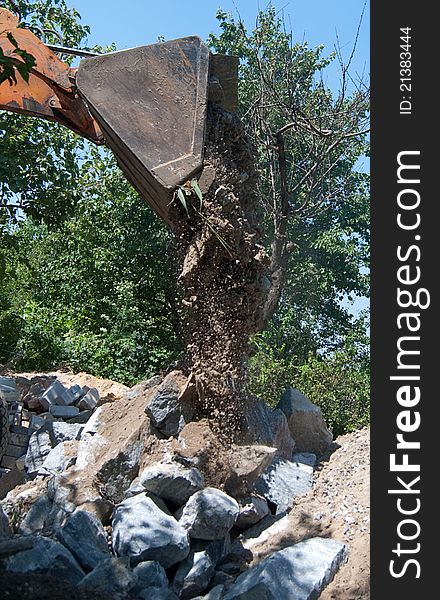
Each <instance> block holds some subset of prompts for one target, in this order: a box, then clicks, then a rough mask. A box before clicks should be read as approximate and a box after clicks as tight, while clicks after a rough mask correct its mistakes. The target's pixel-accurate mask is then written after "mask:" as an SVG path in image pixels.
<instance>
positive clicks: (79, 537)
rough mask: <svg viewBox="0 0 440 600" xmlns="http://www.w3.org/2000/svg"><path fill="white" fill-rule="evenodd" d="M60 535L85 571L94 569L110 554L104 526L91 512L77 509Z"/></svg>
mask: <svg viewBox="0 0 440 600" xmlns="http://www.w3.org/2000/svg"><path fill="white" fill-rule="evenodd" d="M59 537H60V541H61V542H62V543H63V544H64V545H65V546H66V547H67V548H68V549H69V550H70V551H71V552H72V554H73V555H74V556H75V558H76V559H77V560H78V562H79V563H80V565H81V566H82V567H83V569H84V570H85V571H91V570H93V569H94V568H95V567H96V566H97V565H99V563H100V562H102V561H103V560H105V559H106V558H109V556H110V553H109V548H108V544H107V536H106V534H105V531H104V528H103V526H102V524H101V522H100V521H98V519H97V518H96V517H95V516H94V515H92V514H91V513H89V512H86V511H83V510H77V511H75V512H74V513H73V514H72V515H70V517H69V518H68V519H67V521H66V523H65V525H64V526H63V527H62V528H61V530H60V532H59Z"/></svg>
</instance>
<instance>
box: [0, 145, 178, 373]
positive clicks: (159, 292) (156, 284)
mask: <svg viewBox="0 0 440 600" xmlns="http://www.w3.org/2000/svg"><path fill="white" fill-rule="evenodd" d="M79 180H80V182H81V185H82V189H83V190H85V192H86V193H85V194H84V196H83V197H82V199H81V201H80V202H79V203H78V205H77V206H76V208H75V211H74V213H73V215H72V216H71V217H69V218H68V219H65V220H64V222H63V224H62V225H60V226H58V227H57V228H56V229H53V228H49V227H48V226H47V225H45V224H44V223H38V222H35V221H34V220H32V219H31V218H28V219H26V220H25V221H24V222H21V223H20V224H19V225H18V226H16V227H15V228H14V229H11V230H10V232H9V235H8V236H5V238H7V240H8V249H7V251H5V253H4V254H3V261H4V264H5V276H4V279H3V286H2V296H4V297H5V303H6V302H7V303H8V305H9V308H8V311H7V312H5V313H4V318H5V319H6V316H8V318H9V320H10V321H11V319H12V321H11V325H9V326H8V327H9V330H10V334H9V335H8V336H7V338H6V339H5V341H4V345H5V346H6V348H5V347H3V346H2V349H1V350H0V361H1V360H10V361H11V360H12V361H13V362H14V363H15V364H16V366H17V368H47V367H49V366H53V365H55V364H60V363H66V364H68V365H69V366H70V367H72V368H73V369H75V370H86V371H88V372H91V373H94V374H96V375H101V376H106V377H112V378H114V379H117V380H119V381H124V382H127V383H134V382H135V381H137V380H138V379H140V378H143V377H147V376H149V375H151V374H153V373H154V372H157V371H158V370H159V369H161V368H163V367H164V366H167V364H169V362H170V361H171V360H173V359H174V358H176V356H177V355H178V354H179V351H180V346H179V342H178V341H177V340H176V339H175V334H174V331H173V327H172V320H171V315H172V306H171V305H170V302H171V300H170V294H171V292H170V289H169V287H170V281H171V280H172V274H171V268H172V267H171V260H170V259H169V255H170V236H169V234H168V232H167V231H166V230H165V229H164V227H163V226H161V224H160V223H159V222H158V220H157V218H156V217H155V216H154V214H153V213H152V211H151V210H150V209H149V208H148V207H147V206H145V205H142V204H141V203H140V200H139V198H138V197H137V195H136V194H135V193H134V192H133V191H132V190H131V189H130V187H129V186H128V184H127V182H126V181H125V180H124V179H123V177H122V175H121V174H120V172H119V170H118V169H116V168H115V166H114V165H113V163H112V161H111V159H110V158H109V157H108V156H106V155H104V154H103V153H102V152H100V151H98V150H95V151H94V154H93V155H92V156H91V157H90V158H89V160H86V161H84V163H83V164H82V165H81V168H80V173H79ZM5 248H6V247H5ZM8 340H9V341H8Z"/></svg>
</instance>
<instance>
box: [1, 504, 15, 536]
mask: <svg viewBox="0 0 440 600" xmlns="http://www.w3.org/2000/svg"><path fill="white" fill-rule="evenodd" d="M11 535H12V529H11V526H10V525H9V519H8V515H7V514H6V513H5V512H4V511H3V508H2V507H1V506H0V539H4V538H8V537H11Z"/></svg>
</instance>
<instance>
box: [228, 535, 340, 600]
mask: <svg viewBox="0 0 440 600" xmlns="http://www.w3.org/2000/svg"><path fill="white" fill-rule="evenodd" d="M346 556H347V547H346V546H345V544H342V543H341V542H337V541H335V540H332V539H330V538H310V539H308V540H306V541H305V542H300V543H299V544H295V545H294V546H290V547H289V548H285V549H284V550H279V551H278V552H274V553H273V554H271V555H270V556H269V557H267V558H265V559H263V560H262V561H261V562H260V563H258V564H257V565H256V566H255V567H252V568H251V569H249V571H247V572H245V573H243V574H242V575H240V576H239V577H238V579H237V581H236V582H235V584H234V585H233V586H232V587H231V588H230V589H229V591H228V592H227V593H226V594H225V596H224V597H223V600H234V599H237V600H238V599H240V600H247V599H249V600H251V599H252V600H279V599H280V598H282V599H283V600H315V599H316V598H318V597H319V595H320V594H321V592H322V590H323V589H324V588H325V587H326V585H327V584H328V583H329V582H330V581H331V580H332V579H333V577H334V575H335V573H336V571H337V570H338V568H339V567H340V565H341V564H342V563H343V562H344V560H345V558H346Z"/></svg>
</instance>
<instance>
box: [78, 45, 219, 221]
mask: <svg viewBox="0 0 440 600" xmlns="http://www.w3.org/2000/svg"><path fill="white" fill-rule="evenodd" d="M209 57H210V54H209V50H208V48H207V47H206V46H205V44H203V42H202V41H201V40H200V39H199V38H197V37H187V38H183V39H179V40H173V41H170V42H164V43H160V44H154V45H151V46H141V47H139V48H134V49H132V50H124V51H120V52H114V53H110V54H105V55H102V56H96V57H93V58H87V59H84V60H82V61H81V63H80V66H79V69H78V73H77V76H76V85H77V88H78V91H79V93H80V95H81V96H82V97H83V98H84V100H85V101H86V103H87V105H88V107H89V110H90V112H91V114H92V116H93V117H94V118H95V120H96V121H97V123H98V124H99V126H100V128H101V130H102V132H103V134H104V138H105V140H106V143H107V145H108V146H109V147H110V148H111V149H112V150H113V152H114V154H115V156H116V158H117V160H118V163H119V165H120V167H121V169H122V171H123V172H124V173H125V175H126V177H127V179H128V180H129V181H130V182H131V183H132V184H133V185H134V187H135V188H136V189H137V190H138V192H139V193H140V194H141V196H143V197H144V198H145V199H146V200H147V201H148V203H149V204H150V205H151V206H152V207H153V208H154V209H155V210H156V212H157V213H158V214H159V215H160V216H161V217H162V218H163V219H164V221H166V222H167V223H168V224H170V223H169V216H168V215H169V208H170V207H169V205H170V202H171V191H172V190H173V189H174V188H175V187H176V186H177V185H179V184H180V183H183V182H184V181H185V180H187V179H188V178H189V177H191V176H192V175H193V174H196V173H197V172H198V171H200V170H201V168H202V163H203V147H204V132H205V122H206V108H207V102H208V76H209Z"/></svg>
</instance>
